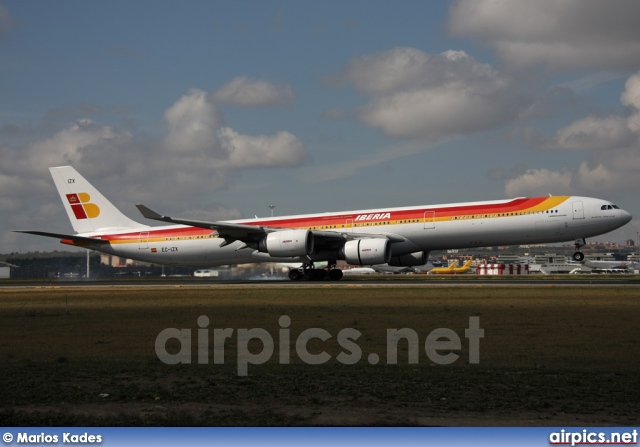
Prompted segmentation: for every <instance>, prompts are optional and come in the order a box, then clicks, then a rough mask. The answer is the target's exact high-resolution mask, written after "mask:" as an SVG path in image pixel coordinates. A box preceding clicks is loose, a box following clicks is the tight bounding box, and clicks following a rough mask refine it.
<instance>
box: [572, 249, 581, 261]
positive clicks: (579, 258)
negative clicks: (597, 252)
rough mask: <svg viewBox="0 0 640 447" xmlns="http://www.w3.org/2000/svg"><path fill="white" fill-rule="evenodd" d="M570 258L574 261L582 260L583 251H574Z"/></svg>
mask: <svg viewBox="0 0 640 447" xmlns="http://www.w3.org/2000/svg"><path fill="white" fill-rule="evenodd" d="M572 258H573V260H574V261H576V262H582V261H584V253H582V252H581V251H576V252H575V253H574V254H573V256H572Z"/></svg>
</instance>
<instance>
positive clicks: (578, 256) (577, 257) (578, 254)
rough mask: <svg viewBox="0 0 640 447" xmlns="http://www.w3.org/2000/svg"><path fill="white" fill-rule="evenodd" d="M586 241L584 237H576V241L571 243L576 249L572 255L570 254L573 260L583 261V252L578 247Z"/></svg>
mask: <svg viewBox="0 0 640 447" xmlns="http://www.w3.org/2000/svg"><path fill="white" fill-rule="evenodd" d="M586 243H587V241H586V240H584V238H582V239H576V241H575V242H574V243H573V246H574V247H575V250H576V251H575V252H574V253H573V255H571V257H572V258H573V260H574V261H576V262H582V261H584V253H582V252H581V251H580V247H582V246H583V245H585V244H586Z"/></svg>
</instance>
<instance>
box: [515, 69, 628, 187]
mask: <svg viewBox="0 0 640 447" xmlns="http://www.w3.org/2000/svg"><path fill="white" fill-rule="evenodd" d="M620 98H621V99H620V100H621V102H622V103H623V104H626V105H628V106H629V107H630V109H631V112H632V113H631V114H630V115H629V116H623V115H610V116H606V117H596V116H590V117H587V118H584V119H581V120H577V121H575V122H573V123H571V124H569V125H568V126H565V127H564V128H562V129H560V130H558V131H557V132H556V133H555V135H554V136H553V137H550V138H547V139H545V142H544V143H543V144H542V145H541V147H542V148H544V149H550V150H556V151H584V152H586V153H587V155H588V158H587V159H586V160H585V161H583V162H582V163H581V164H580V166H579V167H578V168H577V169H566V168H565V169H561V170H558V171H551V170H548V169H531V170H528V171H527V172H525V173H524V174H521V175H518V176H515V177H514V178H511V179H509V180H507V181H506V182H505V194H507V195H519V194H526V195H528V194H532V193H534V192H535V193H540V192H545V191H541V190H544V189H545V188H547V189H549V190H551V191H546V192H554V193H556V194H560V193H562V194H565V193H567V194H587V193H589V194H596V193H602V192H614V191H622V190H630V191H633V190H639V189H640V184H639V182H638V180H637V179H638V172H639V171H640V109H639V108H638V106H639V105H640V74H635V75H633V76H631V77H629V79H628V80H627V82H626V84H625V91H624V92H623V93H622V95H621V97H620Z"/></svg>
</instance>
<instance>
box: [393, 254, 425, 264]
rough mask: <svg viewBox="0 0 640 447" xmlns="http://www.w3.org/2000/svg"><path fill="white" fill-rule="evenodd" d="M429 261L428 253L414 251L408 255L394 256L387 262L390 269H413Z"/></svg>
mask: <svg viewBox="0 0 640 447" xmlns="http://www.w3.org/2000/svg"><path fill="white" fill-rule="evenodd" d="M428 259H429V252H428V251H416V252H415V253H409V254H408V255H400V256H394V257H392V258H391V260H390V261H389V265H390V266H392V267H415V266H417V265H425V264H426V263H427V260H428Z"/></svg>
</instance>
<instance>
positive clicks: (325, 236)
mask: <svg viewBox="0 0 640 447" xmlns="http://www.w3.org/2000/svg"><path fill="white" fill-rule="evenodd" d="M136 208H138V210H139V211H140V213H142V215H143V216H144V217H145V218H147V219H152V220H159V221H162V222H170V223H175V224H181V225H189V226H192V227H198V228H206V229H208V230H215V231H217V232H218V234H219V235H220V237H222V238H223V239H226V240H230V241H232V240H239V241H242V242H255V241H257V240H259V239H261V238H262V237H263V236H265V235H266V234H268V233H272V232H274V231H283V230H288V228H275V227H265V226H261V225H246V224H237V223H230V222H207V221H202V220H191V219H182V218H173V217H169V216H163V215H161V214H159V213H156V212H155V211H153V210H152V209H150V208H148V207H146V206H144V205H141V204H139V205H136ZM312 232H313V236H314V238H315V239H316V241H317V242H318V243H319V244H320V245H321V246H324V247H330V246H338V247H339V246H341V245H342V244H343V243H344V241H346V240H351V239H362V238H375V237H379V238H387V239H389V241H390V242H391V243H396V242H404V241H405V240H406V239H405V238H404V237H402V236H399V235H396V234H369V233H347V232H344V233H343V232H338V231H318V230H313V231H312Z"/></svg>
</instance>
